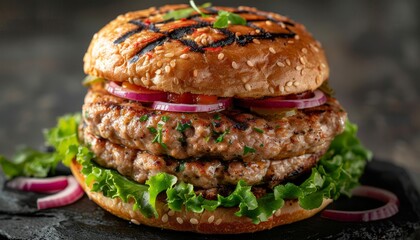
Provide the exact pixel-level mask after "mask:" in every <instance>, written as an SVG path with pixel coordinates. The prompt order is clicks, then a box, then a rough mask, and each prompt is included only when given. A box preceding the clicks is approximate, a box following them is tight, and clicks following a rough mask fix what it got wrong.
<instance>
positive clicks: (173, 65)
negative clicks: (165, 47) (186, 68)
mask: <svg viewBox="0 0 420 240" xmlns="http://www.w3.org/2000/svg"><path fill="white" fill-rule="evenodd" d="M169 65H171V67H172V68H174V67H175V65H176V60H175V59H174V60H172V61H171V62H170V63H169Z"/></svg>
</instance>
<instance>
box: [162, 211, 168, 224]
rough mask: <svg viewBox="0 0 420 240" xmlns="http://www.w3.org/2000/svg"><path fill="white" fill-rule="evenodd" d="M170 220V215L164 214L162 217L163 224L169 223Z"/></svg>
mask: <svg viewBox="0 0 420 240" xmlns="http://www.w3.org/2000/svg"><path fill="white" fill-rule="evenodd" d="M168 220H169V217H168V214H166V213H165V214H163V216H162V222H164V223H166V222H168Z"/></svg>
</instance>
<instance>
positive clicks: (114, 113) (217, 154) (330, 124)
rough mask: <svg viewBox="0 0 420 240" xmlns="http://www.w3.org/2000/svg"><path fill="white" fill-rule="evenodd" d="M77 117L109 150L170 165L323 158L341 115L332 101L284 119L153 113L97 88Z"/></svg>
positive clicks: (341, 121) (241, 113)
mask: <svg viewBox="0 0 420 240" xmlns="http://www.w3.org/2000/svg"><path fill="white" fill-rule="evenodd" d="M83 113H84V114H83V120H84V122H85V124H86V128H87V129H88V130H89V131H90V132H92V133H93V134H95V135H97V136H100V137H102V138H104V139H107V140H109V141H111V142H112V143H115V144H119V145H124V146H126V147H129V148H132V149H138V150H142V151H146V152H148V153H150V154H154V155H160V156H162V155H166V156H170V157H172V158H176V159H189V158H217V159H221V160H226V161H232V160H236V159H242V160H243V161H245V162H250V161H261V160H281V159H287V158H290V157H294V156H300V155H305V154H313V153H318V152H323V151H325V150H326V148H327V147H328V145H329V144H330V142H331V141H332V139H333V138H334V137H335V136H336V135H337V134H339V133H341V132H342V131H343V129H344V122H345V119H346V113H345V112H344V111H343V110H342V108H341V106H340V105H339V103H338V102H337V101H336V100H335V99H333V98H328V101H327V103H326V104H324V105H322V106H318V107H314V108H308V109H301V110H298V111H297V113H296V114H295V115H293V116H290V117H284V118H267V117H261V116H258V115H255V114H251V113H244V111H240V110H227V111H223V112H220V113H173V112H162V111H156V110H153V109H151V108H148V107H145V106H142V104H141V103H139V102H134V101H130V100H126V99H122V98H118V97H115V96H113V95H110V94H109V93H107V92H106V91H105V90H103V89H102V88H96V89H91V90H90V91H89V93H88V94H87V96H86V98H85V104H84V105H83ZM180 126H181V127H180ZM182 126H184V127H182ZM245 149H248V150H250V149H251V151H245Z"/></svg>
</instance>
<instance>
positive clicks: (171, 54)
mask: <svg viewBox="0 0 420 240" xmlns="http://www.w3.org/2000/svg"><path fill="white" fill-rule="evenodd" d="M173 56H175V54H173V53H166V54H165V57H167V58H171V57H173Z"/></svg>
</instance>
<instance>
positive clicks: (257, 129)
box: [252, 127, 264, 133]
mask: <svg viewBox="0 0 420 240" xmlns="http://www.w3.org/2000/svg"><path fill="white" fill-rule="evenodd" d="M252 129H253V130H254V131H256V132H257V133H264V130H262V129H261V128H257V127H254V128H252Z"/></svg>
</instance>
